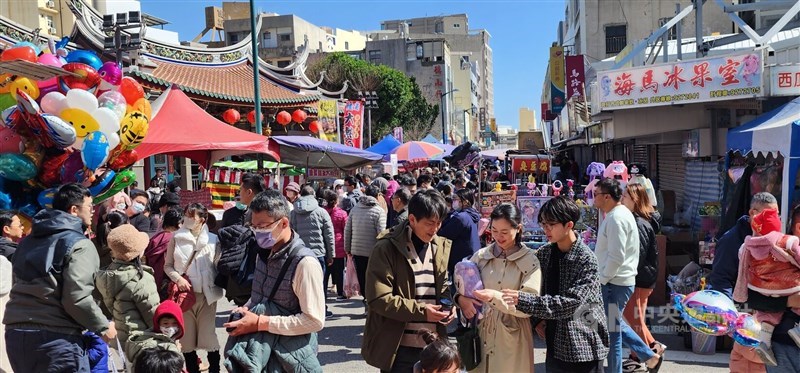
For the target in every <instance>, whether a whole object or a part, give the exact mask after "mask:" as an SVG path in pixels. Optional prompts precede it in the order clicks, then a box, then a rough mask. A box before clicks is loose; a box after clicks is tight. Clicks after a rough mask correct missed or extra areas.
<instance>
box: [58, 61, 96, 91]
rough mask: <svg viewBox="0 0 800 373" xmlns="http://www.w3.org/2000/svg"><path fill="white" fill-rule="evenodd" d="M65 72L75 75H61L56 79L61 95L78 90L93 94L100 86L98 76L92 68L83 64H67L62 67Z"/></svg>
mask: <svg viewBox="0 0 800 373" xmlns="http://www.w3.org/2000/svg"><path fill="white" fill-rule="evenodd" d="M61 68H63V69H64V70H66V71H69V72H71V73H74V74H76V76H73V75H62V76H60V77H58V87H59V89H60V90H61V93H67V92H69V91H70V90H71V89H80V90H85V91H88V92H89V93H94V91H95V90H96V89H97V86H98V85H100V75H99V74H98V73H97V70H96V69H94V68H93V67H91V66H89V65H86V64H83V63H75V62H73V63H68V64H66V65H64V66H62V67H61Z"/></svg>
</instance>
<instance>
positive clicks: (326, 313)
mask: <svg viewBox="0 0 800 373" xmlns="http://www.w3.org/2000/svg"><path fill="white" fill-rule="evenodd" d="M329 317H333V312H331V311H325V318H326V319H327V318H329Z"/></svg>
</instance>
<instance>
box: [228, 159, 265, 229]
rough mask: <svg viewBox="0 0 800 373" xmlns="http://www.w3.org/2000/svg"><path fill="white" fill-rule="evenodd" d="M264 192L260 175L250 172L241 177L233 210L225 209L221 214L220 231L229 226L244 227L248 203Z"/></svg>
mask: <svg viewBox="0 0 800 373" xmlns="http://www.w3.org/2000/svg"><path fill="white" fill-rule="evenodd" d="M265 190H267V183H266V182H265V181H264V178H263V177H262V176H261V175H259V174H255V173H251V172H248V173H245V174H244V175H242V185H241V186H240V187H239V201H238V202H236V207H235V208H232V209H227V210H225V212H224V213H223V214H222V225H221V226H220V229H222V228H225V227H229V226H231V225H245V222H246V221H247V217H246V216H247V207H248V206H249V205H250V201H252V200H253V198H255V196H256V195H257V194H258V193H261V192H263V191H265Z"/></svg>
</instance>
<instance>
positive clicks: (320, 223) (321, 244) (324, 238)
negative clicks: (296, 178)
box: [289, 196, 334, 259]
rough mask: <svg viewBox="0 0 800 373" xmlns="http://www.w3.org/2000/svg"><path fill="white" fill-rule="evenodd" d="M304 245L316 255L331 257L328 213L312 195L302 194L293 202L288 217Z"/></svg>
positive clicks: (331, 240) (332, 248)
mask: <svg viewBox="0 0 800 373" xmlns="http://www.w3.org/2000/svg"><path fill="white" fill-rule="evenodd" d="M289 220H290V221H289V224H290V225H291V227H292V229H294V231H295V232H297V234H299V235H300V238H302V239H303V243H305V244H306V247H308V248H309V249H311V251H312V252H314V255H316V256H317V257H321V256H324V257H325V259H333V250H334V243H333V242H334V238H333V237H334V234H333V222H332V221H331V217H330V215H328V212H327V211H325V209H323V208H322V207H320V206H319V203H318V202H317V199H316V198H314V196H302V197H300V198H298V199H297V201H295V202H294V210H292V214H291V216H290V219H289Z"/></svg>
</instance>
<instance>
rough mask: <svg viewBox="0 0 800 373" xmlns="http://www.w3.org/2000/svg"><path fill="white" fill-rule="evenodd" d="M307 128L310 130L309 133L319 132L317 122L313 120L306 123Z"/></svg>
mask: <svg viewBox="0 0 800 373" xmlns="http://www.w3.org/2000/svg"><path fill="white" fill-rule="evenodd" d="M308 130H309V131H311V133H319V130H320V127H319V122H317V121H313V122H311V123H309V124H308Z"/></svg>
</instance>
